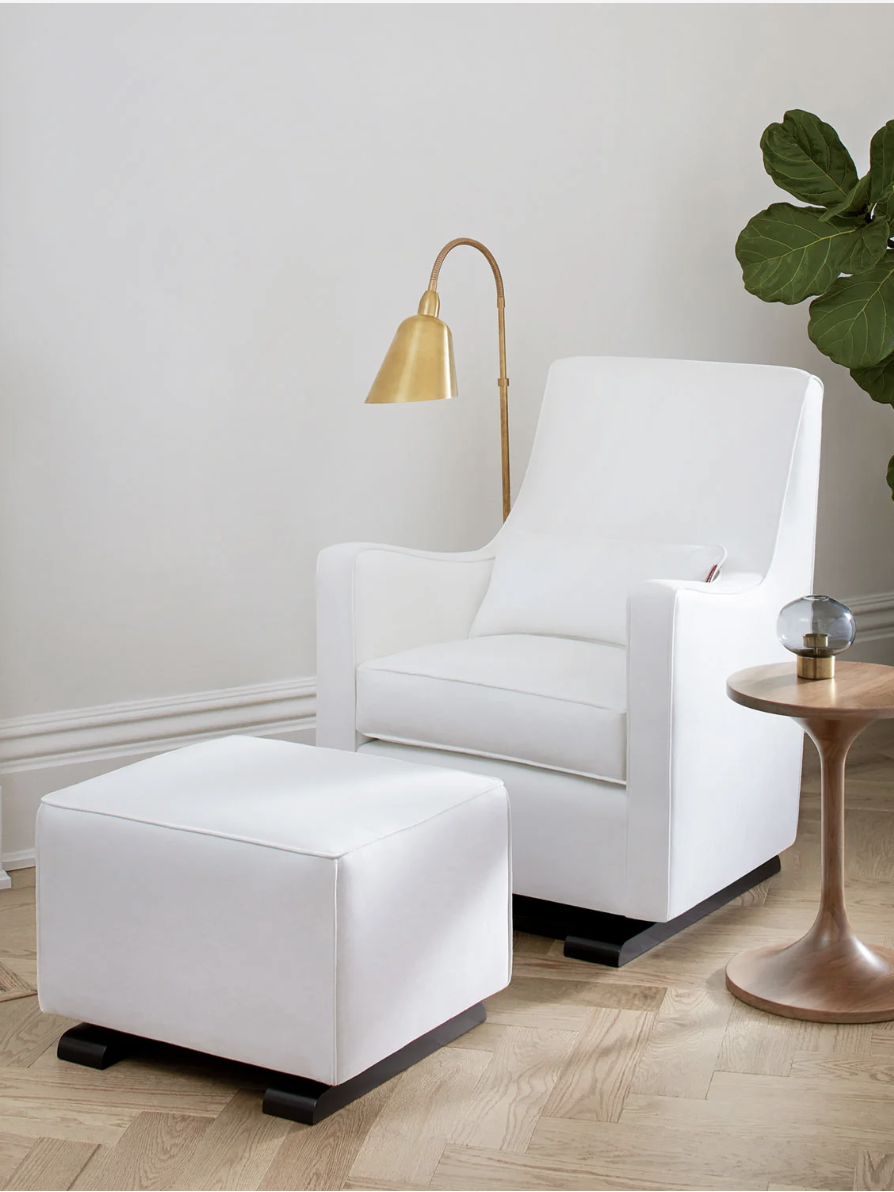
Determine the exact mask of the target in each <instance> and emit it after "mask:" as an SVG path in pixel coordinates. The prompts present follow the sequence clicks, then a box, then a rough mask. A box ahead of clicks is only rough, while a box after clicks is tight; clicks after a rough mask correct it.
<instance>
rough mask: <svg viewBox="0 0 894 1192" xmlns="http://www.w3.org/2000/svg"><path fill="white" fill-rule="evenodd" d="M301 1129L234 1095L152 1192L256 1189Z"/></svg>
mask: <svg viewBox="0 0 894 1192" xmlns="http://www.w3.org/2000/svg"><path fill="white" fill-rule="evenodd" d="M301 1128H302V1127H300V1126H297V1125H295V1124H294V1123H293V1122H286V1121H283V1119H282V1118H276V1117H271V1116H270V1115H269V1114H264V1113H261V1099H260V1097H259V1096H258V1094H257V1093H256V1092H254V1091H252V1092H238V1093H236V1094H235V1096H234V1097H233V1098H232V1100H231V1101H230V1103H229V1104H228V1105H227V1107H226V1108H225V1109H224V1110H223V1112H222V1113H221V1114H220V1115H219V1116H218V1117H216V1118H215V1119H214V1121H213V1122H212V1123H211V1124H210V1126H209V1127H208V1129H207V1130H205V1132H204V1133H203V1134H202V1137H201V1138H200V1139H199V1140H198V1142H197V1143H196V1145H195V1146H193V1147H191V1148H189V1150H188V1152H187V1153H185V1154H184V1155H183V1158H182V1160H181V1162H174V1163H172V1164H171V1165H170V1166H169V1167H168V1170H167V1172H166V1174H165V1178H164V1179H163V1180H161V1181H160V1182H159V1183H158V1185H157V1187H158V1188H160V1189H175V1190H176V1192H192V1190H193V1189H205V1190H208V1189H211V1190H213V1192H221V1190H223V1189H240V1190H241V1189H254V1188H257V1186H258V1184H259V1183H260V1181H261V1180H262V1179H263V1178H264V1173H265V1172H266V1171H267V1169H268V1167H269V1166H270V1164H271V1163H272V1162H273V1159H274V1158H275V1156H276V1152H277V1151H278V1150H279V1148H280V1146H281V1145H282V1142H283V1139H284V1138H286V1137H287V1136H288V1135H289V1134H291V1133H294V1131H296V1130H300V1129H301Z"/></svg>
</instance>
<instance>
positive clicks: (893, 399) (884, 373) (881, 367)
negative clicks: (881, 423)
mask: <svg viewBox="0 0 894 1192" xmlns="http://www.w3.org/2000/svg"><path fill="white" fill-rule="evenodd" d="M851 376H852V377H853V378H854V380H855V381H856V382H857V384H858V385H859V386H860V388H861V389H865V390H866V392H867V393H868V394H869V396H870V397H871V398H872V400H873V401H878V402H881V403H882V404H883V405H888V406H894V356H889V357H888V359H887V360H883V361H882V362H881V364H873V365H872V367H871V368H852V369H851Z"/></svg>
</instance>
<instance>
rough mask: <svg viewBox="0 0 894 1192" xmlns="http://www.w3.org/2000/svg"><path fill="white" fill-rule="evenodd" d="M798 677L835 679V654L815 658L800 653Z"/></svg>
mask: <svg viewBox="0 0 894 1192" xmlns="http://www.w3.org/2000/svg"><path fill="white" fill-rule="evenodd" d="M798 678H799V679H834V678H835V656H834V655H831V656H830V657H828V658H814V657H805V656H804V655H803V654H799V655H798Z"/></svg>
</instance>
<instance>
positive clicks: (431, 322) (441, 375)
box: [366, 237, 509, 521]
mask: <svg viewBox="0 0 894 1192" xmlns="http://www.w3.org/2000/svg"><path fill="white" fill-rule="evenodd" d="M459 244H468V245H470V246H471V247H472V248H477V249H478V251H479V252H480V253H482V254H483V256H485V257H486V258H487V261H488V263H489V265H490V267H491V269H492V270H493V274H494V281H495V282H496V284H497V332H498V337H499V350H500V379H499V381H498V385H499V387H500V449H501V456H502V471H503V520H504V521H505V520H506V518H507V517H508V516H509V378H508V377H507V376H506V321H505V315H504V311H505V308H506V302H505V298H504V295H503V277H502V275H501V273H500V267H499V265H498V264H497V262H496V260H495V259H494V255H493V253H492V252H491V251H490V250H489V249H487V248H485V247H484V245H483V244H481V243H480V242H479V241H478V240H469V239H467V238H465V237H460V239H458V240H451V241H450V243H449V244H445V245H444V247H443V248H442V249H441V251H440V252H439V253H438V255H437V257H436V259H435V263H434V266H433V267H432V271H431V277H430V279H429V282H428V289H427V290H426V291H425V293H424V294H423V295H422V298H421V300H420V302H419V310H418V311H417V313H416V314H415V315H411V316H410V318H408V319H404V321H403V322H402V323H401V325H400V326H399V327H398V329H397V333H396V334H395V336H394V339H393V340H392V342H391V347H390V348H389V349H388V352H387V354H386V356H385V359H384V361H383V362H382V367H381V368H380V369H379V373H378V376H377V377H376V379H375V381H373V386H372V389H370V391H369V397H367V399H366V400H367V403H369V404H372V405H380V404H392V403H396V402H407V401H438V400H440V399H443V398H448V397H456V395H457V388H456V364H455V361H454V358H453V336H452V335H451V333H450V328H449V327H448V326H447V324H446V323H444V322H442V321H441V320H440V319H439V318H438V314H439V312H440V306H441V300H440V298H439V297H438V274H439V273H440V271H441V265H442V264H443V263H444V258H445V257H446V256H447V254H448V253H449V252H450V251H451V249H454V248H456V247H457V245H459Z"/></svg>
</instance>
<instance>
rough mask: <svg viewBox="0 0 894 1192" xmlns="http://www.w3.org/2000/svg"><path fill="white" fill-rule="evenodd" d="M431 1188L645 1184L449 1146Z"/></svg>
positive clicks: (592, 1188) (599, 1190) (466, 1191)
mask: <svg viewBox="0 0 894 1192" xmlns="http://www.w3.org/2000/svg"><path fill="white" fill-rule="evenodd" d="M648 1186H649V1188H650V1189H653V1190H660V1189H665V1188H673V1189H677V1190H679V1189H684V1188H687V1189H688V1188H699V1189H701V1188H704V1189H709V1192H710V1189H712V1188H713V1185H711V1184H686V1185H683V1184H679V1183H676V1184H667V1183H658V1182H652V1183H650V1184H649V1185H648ZM429 1187H431V1188H433V1189H443V1190H445V1192H447V1190H450V1189H456V1190H457V1192H475V1190H477V1189H482V1190H484V1189H487V1190H488V1192H490V1190H492V1192H516V1190H518V1192H522V1190H527V1189H536V1190H541V1189H542V1190H544V1192H552V1190H553V1189H555V1190H556V1192H564V1190H565V1189H568V1190H569V1192H571V1190H575V1189H588V1190H589V1192H603V1190H604V1189H605V1190H617V1192H626V1190H627V1189H633V1190H637V1192H639V1190H640V1189H642V1187H643V1184H642V1183H641V1181H639V1180H638V1179H625V1178H623V1177H620V1176H618V1175H617V1174H610V1175H601V1174H598V1173H596V1172H594V1171H593V1170H587V1169H586V1168H581V1167H574V1166H571V1165H569V1164H565V1163H562V1162H559V1161H550V1160H547V1159H540V1158H537V1157H536V1156H533V1155H530V1154H527V1155H516V1154H510V1153H509V1152H507V1151H489V1150H484V1149H482V1148H478V1147H465V1146H448V1147H446V1148H445V1150H444V1154H443V1157H442V1159H441V1162H440V1163H439V1164H438V1167H437V1170H436V1172H435V1174H434V1177H433V1179H432V1181H431V1184H430V1185H429Z"/></svg>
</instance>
